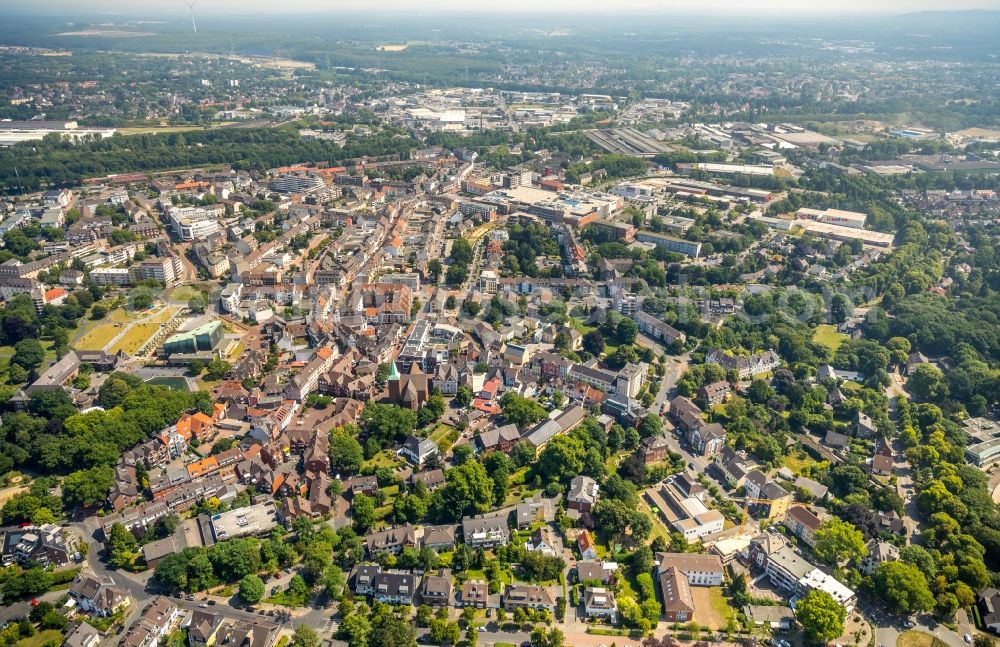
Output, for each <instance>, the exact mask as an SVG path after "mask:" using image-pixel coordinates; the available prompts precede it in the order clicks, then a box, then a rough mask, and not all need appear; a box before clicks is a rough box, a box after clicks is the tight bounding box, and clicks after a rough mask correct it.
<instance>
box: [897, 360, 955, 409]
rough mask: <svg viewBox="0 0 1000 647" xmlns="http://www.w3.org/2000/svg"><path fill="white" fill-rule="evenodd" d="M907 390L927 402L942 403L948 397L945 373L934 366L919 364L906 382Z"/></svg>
mask: <svg viewBox="0 0 1000 647" xmlns="http://www.w3.org/2000/svg"><path fill="white" fill-rule="evenodd" d="M906 390H907V391H909V392H910V393H912V394H913V396H914V397H915V398H917V399H918V400H924V401H926V402H941V401H942V400H944V399H945V398H946V397H948V384H947V382H945V377H944V373H943V372H942V371H941V369H939V368H938V367H936V366H934V365H933V364H918V365H917V367H916V369H914V371H913V373H912V374H911V375H910V379H908V380H907V381H906Z"/></svg>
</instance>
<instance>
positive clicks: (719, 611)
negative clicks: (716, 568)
mask: <svg viewBox="0 0 1000 647" xmlns="http://www.w3.org/2000/svg"><path fill="white" fill-rule="evenodd" d="M691 597H693V598H694V608H695V609H696V611H695V614H694V619H695V622H697V623H698V624H700V625H701V626H702V627H709V628H710V629H725V627H726V625H727V624H728V623H729V618H730V617H731V616H732V615H733V608H732V607H731V606H730V605H729V600H728V599H727V598H726V597H725V596H724V595H722V587H721V586H692V587H691Z"/></svg>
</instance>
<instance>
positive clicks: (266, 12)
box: [0, 0, 1000, 20]
mask: <svg viewBox="0 0 1000 647" xmlns="http://www.w3.org/2000/svg"><path fill="white" fill-rule="evenodd" d="M274 6H275V5H274V4H273V3H270V2H264V1H263V0H201V1H200V2H198V3H197V4H196V5H195V12H196V13H197V14H199V15H205V16H217V15H227V16H230V17H242V18H247V17H253V16H282V15H286V16H291V15H338V14H339V15H356V14H368V15H377V14H380V13H383V12H389V11H391V12H392V13H393V14H394V15H415V16H434V15H439V14H448V15H450V16H453V17H457V16H461V15H482V14H488V15H489V14H492V15H501V14H502V15H512V16H516V15H560V16H562V17H564V18H573V17H575V15H574V14H576V15H614V16H617V17H620V18H621V19H623V20H624V19H627V18H628V15H629V14H635V15H643V16H649V15H663V16H669V15H697V16H717V17H726V16H732V17H736V16H741V17H745V16H755V15H756V16H761V15H767V16H775V15H781V16H786V17H794V16H806V17H810V16H815V17H820V16H824V17H826V16H843V17H849V16H873V15H885V16H899V15H907V14H921V13H967V12H1000V0H955V1H954V2H953V3H951V4H949V5H948V6H947V7H942V6H941V3H940V1H939V0H869V1H866V0H842V1H841V2H836V3H834V2H823V1H817V2H812V3H802V2H798V1H794V0H757V1H756V2H739V1H738V0H707V2H703V3H702V4H700V5H699V6H698V7H692V6H691V5H690V4H688V3H686V2H682V1H680V0H624V2H621V3H619V4H617V5H616V6H615V7H609V6H608V5H607V4H606V3H598V2H595V1H594V0H577V1H575V2H573V1H572V0H552V1H550V2H549V3H547V4H542V5H539V4H538V3H534V2H529V1H528V0H509V1H508V3H507V4H506V5H505V7H503V8H497V7H495V6H493V5H486V4H484V5H470V4H468V3H464V2H461V3H460V2H456V1H455V0H425V2H424V3H423V4H422V5H421V6H420V7H419V8H416V7H414V4H413V3H410V2H400V1H399V0H388V1H384V0H383V1H379V0H372V1H371V2H364V3H360V2H357V1H356V0H349V2H347V3H344V4H340V5H339V6H335V7H325V8H324V7H319V8H318V7H317V6H316V3H315V2H310V1H309V0H285V2H282V3H281V5H280V6H281V9H280V10H274V9H272V7H274ZM0 9H2V10H3V11H4V12H5V13H7V14H8V15H12V14H13V15H20V16H50V15H54V14H62V15H64V16H66V17H67V18H69V17H94V18H98V17H105V16H106V17H114V16H123V17H135V16H147V17H154V16H155V17H175V16H179V15H182V14H187V13H188V8H187V6H185V4H184V2H182V0H153V1H152V2H148V1H147V2H142V3H140V4H137V3H134V2H127V1H124V0H104V1H103V2H97V3H88V5H87V6H86V7H81V6H80V5H79V4H74V3H70V2H67V1H66V0H39V1H37V2H34V3H32V4H31V5H25V4H24V3H20V2H18V3H14V2H13V1H12V0H0ZM234 11H238V12H239V15H238V16H234V15H233V12H234ZM570 11H571V12H572V14H569V15H567V12H570ZM624 12H627V13H624ZM722 12H724V14H725V15H724V16H719V14H720V13H722Z"/></svg>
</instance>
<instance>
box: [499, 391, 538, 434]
mask: <svg viewBox="0 0 1000 647" xmlns="http://www.w3.org/2000/svg"><path fill="white" fill-rule="evenodd" d="M500 407H501V411H502V413H503V417H504V420H506V421H507V422H509V423H510V424H513V425H517V426H518V427H522V428H523V427H526V426H528V425H533V424H535V423H536V422H538V421H539V420H542V419H544V418H545V416H546V415H547V414H546V411H545V409H544V408H543V407H542V405H540V404H538V403H537V402H535V401H534V400H531V399H530V398H525V397H522V396H520V395H517V394H516V393H514V392H512V391H508V392H507V393H505V394H504V395H503V397H502V398H500Z"/></svg>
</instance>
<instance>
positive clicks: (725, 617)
mask: <svg viewBox="0 0 1000 647" xmlns="http://www.w3.org/2000/svg"><path fill="white" fill-rule="evenodd" d="M708 593H709V598H710V599H711V601H712V610H713V611H715V614H716V615H717V616H718V617H719V618H720V619H721V620H722V623H721V625H720V626H719V627H716V628H717V629H721V628H722V627H725V626H726V623H728V622H729V618H731V617H732V615H733V607H732V605H731V604H730V603H729V598H727V597H726V596H725V595H723V593H722V587H721V586H712V587H709V589H708Z"/></svg>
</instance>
